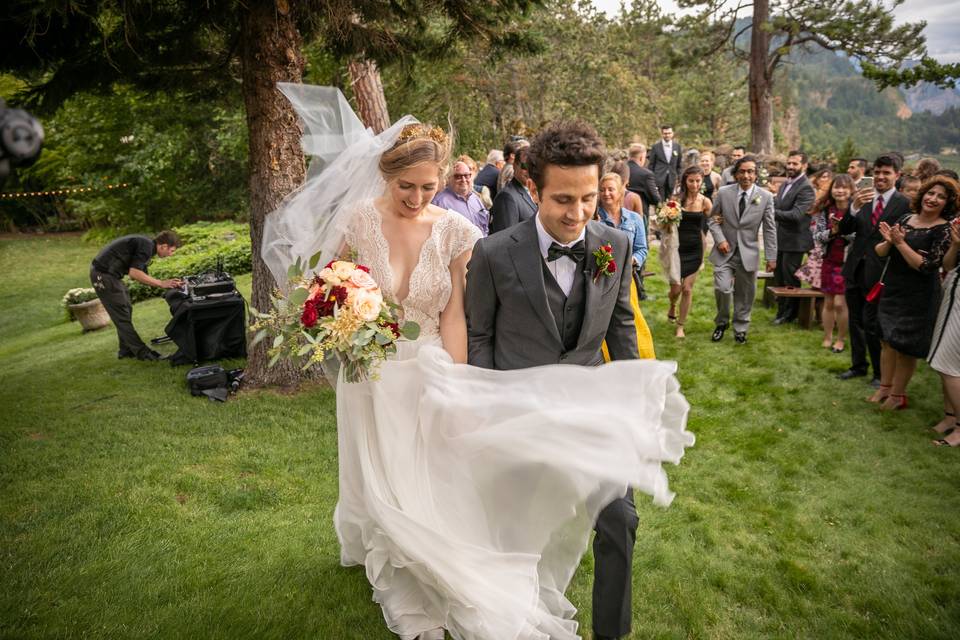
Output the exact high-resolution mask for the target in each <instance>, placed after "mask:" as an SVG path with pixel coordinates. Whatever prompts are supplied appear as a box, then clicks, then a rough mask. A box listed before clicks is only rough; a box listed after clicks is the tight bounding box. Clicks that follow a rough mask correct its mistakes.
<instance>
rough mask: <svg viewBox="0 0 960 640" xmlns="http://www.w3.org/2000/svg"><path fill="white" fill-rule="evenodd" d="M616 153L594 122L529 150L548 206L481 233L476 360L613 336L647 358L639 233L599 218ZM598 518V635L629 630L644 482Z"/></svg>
mask: <svg viewBox="0 0 960 640" xmlns="http://www.w3.org/2000/svg"><path fill="white" fill-rule="evenodd" d="M604 158H605V152H604V148H603V143H602V141H601V140H600V137H599V135H598V134H597V132H596V130H595V129H594V128H593V127H591V126H590V125H587V124H585V123H582V122H567V123H555V124H552V125H550V126H549V127H547V128H546V129H545V130H544V131H543V132H542V133H540V135H538V136H537V138H536V139H535V140H534V141H533V143H532V145H531V146H530V148H529V149H528V150H527V159H526V164H527V167H528V170H529V175H530V178H529V181H528V183H527V184H528V185H529V188H530V192H531V195H532V196H533V198H534V200H535V201H536V202H537V204H538V206H539V210H538V213H537V214H536V215H535V216H534V217H532V218H530V219H529V220H526V221H525V222H521V223H520V224H517V225H515V226H513V227H511V228H509V229H507V230H505V231H504V232H502V233H497V234H494V235H491V236H489V237H488V238H483V239H481V240H480V241H479V242H477V244H476V246H475V247H474V249H473V256H472V257H471V259H470V263H469V265H468V267H467V290H466V313H467V335H468V341H469V347H468V362H469V363H470V364H472V365H475V366H479V367H485V368H488V369H524V368H527V367H536V366H540V365H546V364H558V363H562V364H575V365H587V366H591V365H599V364H601V363H602V362H603V356H602V354H601V350H600V348H601V343H602V342H603V341H604V340H606V342H607V348H608V349H609V352H610V357H611V358H612V359H614V360H623V359H631V358H637V357H638V353H637V337H636V329H635V327H634V324H633V310H632V309H631V308H630V280H631V269H630V268H629V265H630V260H631V258H630V243H629V241H628V239H627V236H626V234H624V233H622V232H620V231H617V230H615V229H612V228H610V227H607V226H606V225H603V224H600V223H598V222H593V221H591V218H592V217H593V213H594V211H595V210H596V206H597V197H598V190H599V179H600V171H601V169H602V167H603V162H604ZM497 197H498V198H499V197H500V196H497ZM604 245H608V246H609V247H610V249H611V250H610V252H609V253H610V255H611V256H612V258H613V261H614V264H615V267H614V268H613V269H603V270H600V269H599V267H598V266H597V263H596V260H595V259H594V256H593V254H594V252H595V251H598V250H599V249H600V247H602V246H604ZM595 529H596V537H595V538H594V543H593V551H594V558H595V571H594V584H593V629H594V638H598V639H609V638H619V637H621V636H624V635H627V634H628V633H630V622H631V615H630V612H631V593H630V588H631V577H630V576H631V566H632V558H633V546H634V541H635V539H636V530H637V512H636V508H635V506H634V503H633V491H632V490H630V491H628V492H627V494H626V495H625V496H624V497H623V498H619V499H617V500H615V501H614V502H613V503H611V504H610V505H609V506H607V507H606V508H605V509H604V510H603V511H601V513H600V516H599V517H598V518H597V523H596V525H595Z"/></svg>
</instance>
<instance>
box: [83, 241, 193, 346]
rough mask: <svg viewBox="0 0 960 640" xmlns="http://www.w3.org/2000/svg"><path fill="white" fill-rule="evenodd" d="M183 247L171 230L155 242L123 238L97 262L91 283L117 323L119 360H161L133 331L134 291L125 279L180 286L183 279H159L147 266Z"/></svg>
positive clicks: (113, 243)
mask: <svg viewBox="0 0 960 640" xmlns="http://www.w3.org/2000/svg"><path fill="white" fill-rule="evenodd" d="M179 246H180V238H179V237H178V236H177V234H176V233H175V232H173V231H169V230H168V231H161V232H160V233H159V234H157V237H156V238H154V239H153V240H151V239H150V238H148V237H147V236H140V235H130V236H123V237H122V238H117V239H116V240H114V241H113V242H111V243H110V244H108V245H107V246H106V247H104V248H103V249H102V250H101V251H100V253H98V254H97V257H96V258H94V259H93V263H92V264H91V265H90V282H91V283H93V288H94V290H95V291H96V292H97V297H98V298H100V302H102V303H103V307H104V308H105V309H106V310H107V314H109V316H110V319H111V320H113V326H115V327H116V328H117V337H118V338H119V341H120V350H119V351H117V357H118V358H137V359H138V360H159V359H160V354H159V353H157V352H156V351H154V350H153V349H151V348H150V347H148V346H147V345H146V344H144V342H143V340H141V339H140V335H139V334H138V333H137V330H136V329H134V328H133V304H132V303H131V302H130V292H129V291H128V290H127V286H126V285H125V284H123V276H125V275H128V276H130V277H131V278H133V279H134V280H136V281H137V282H142V283H143V284H145V285H149V286H151V287H158V288H161V289H173V288H176V287H179V286H180V284H181V282H180V280H177V279H168V280H157V279H156V278H154V277H151V276H150V275H149V274H148V273H147V265H148V264H149V263H150V261H151V260H152V259H153V256H157V257H159V258H167V257H169V256H171V255H173V253H174V251H176V250H177V247H179Z"/></svg>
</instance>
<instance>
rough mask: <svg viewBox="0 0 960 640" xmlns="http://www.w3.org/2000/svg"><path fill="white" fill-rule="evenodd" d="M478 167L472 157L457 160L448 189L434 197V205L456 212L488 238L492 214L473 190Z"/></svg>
mask: <svg viewBox="0 0 960 640" xmlns="http://www.w3.org/2000/svg"><path fill="white" fill-rule="evenodd" d="M471 165H472V166H473V169H471ZM476 166H477V163H476V162H474V160H473V158H471V157H470V156H460V157H459V158H457V161H456V162H454V163H453V171H452V172H451V173H450V177H449V178H448V179H447V187H446V188H445V189H444V190H443V191H441V192H439V193H438V194H437V195H435V196H434V197H433V204H435V205H437V206H438V207H442V208H443V209H451V210H453V211H456V212H457V213H459V214H460V215H462V216H463V217H464V218H466V219H467V220H469V221H470V224H472V225H473V226H475V227H476V228H477V229H479V230H480V233H482V234H483V235H484V236H486V235H487V229H488V228H489V227H490V212H489V211H488V210H487V208H486V207H485V206H484V204H483V202H482V201H481V200H480V196H479V195H477V192H476V191H474V190H473V170H474V169H476Z"/></svg>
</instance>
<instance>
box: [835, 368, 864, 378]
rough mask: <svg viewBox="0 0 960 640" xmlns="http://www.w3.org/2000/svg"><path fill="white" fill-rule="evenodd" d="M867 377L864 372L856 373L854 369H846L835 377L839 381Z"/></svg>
mask: <svg viewBox="0 0 960 640" xmlns="http://www.w3.org/2000/svg"><path fill="white" fill-rule="evenodd" d="M865 375H867V372H866V371H857V370H856V369H847V370H846V371H844V372H843V373H841V374H838V375H837V377H838V378H839V379H841V380H850V379H852V378H862V377H863V376H865Z"/></svg>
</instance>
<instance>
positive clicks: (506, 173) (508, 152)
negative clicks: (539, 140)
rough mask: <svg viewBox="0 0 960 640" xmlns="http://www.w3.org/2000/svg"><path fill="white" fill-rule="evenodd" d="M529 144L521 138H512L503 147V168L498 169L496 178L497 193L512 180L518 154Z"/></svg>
mask: <svg viewBox="0 0 960 640" xmlns="http://www.w3.org/2000/svg"><path fill="white" fill-rule="evenodd" d="M529 146H530V143H529V142H528V141H527V139H526V138H524V137H523V136H512V137H511V138H510V140H509V141H508V142H507V143H506V144H505V145H503V162H504V164H503V166H502V167H500V175H499V176H497V193H500V190H501V189H503V187H504V185H506V184H508V183H509V182H510V180H511V179H513V172H514V170H516V164H517V154H518V152H519V151H520V150H521V149H523V148H525V147H529Z"/></svg>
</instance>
